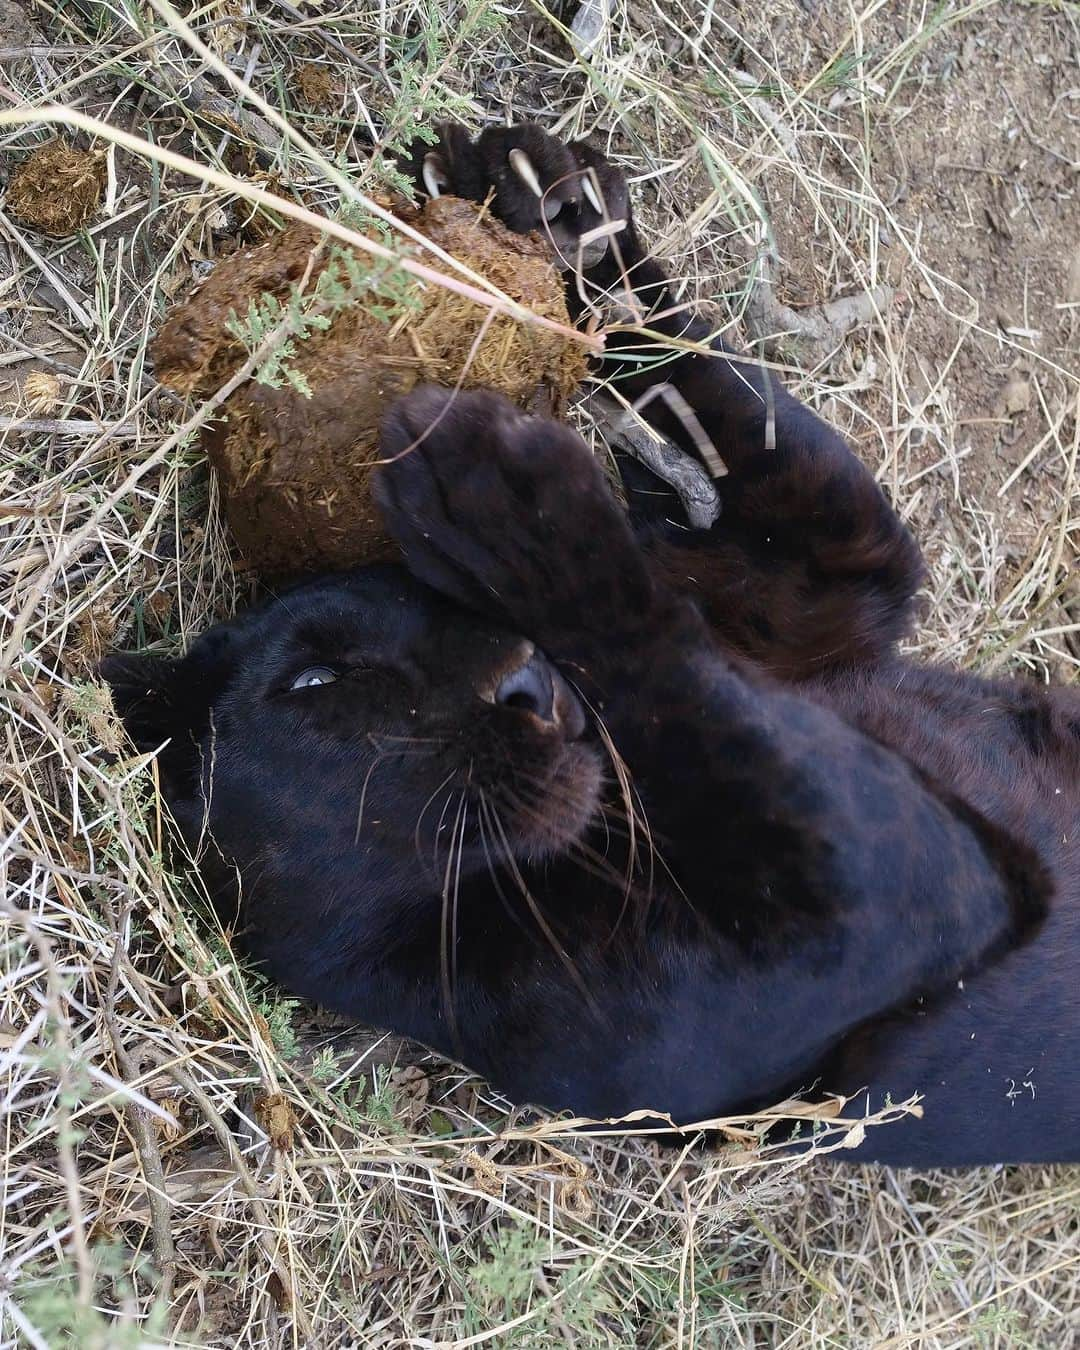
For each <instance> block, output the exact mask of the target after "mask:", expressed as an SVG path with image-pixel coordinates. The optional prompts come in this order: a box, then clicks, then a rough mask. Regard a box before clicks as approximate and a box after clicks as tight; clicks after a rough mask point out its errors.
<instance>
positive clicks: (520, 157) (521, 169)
mask: <svg viewBox="0 0 1080 1350" xmlns="http://www.w3.org/2000/svg"><path fill="white" fill-rule="evenodd" d="M507 159H508V160H509V162H510V167H511V168H512V169H513V171H514V172H515V173H516V174H517V176H518V177H519V178H520V179H521V181H522V182H523V183H524V184H525V186H526V187H527V188H528V189H529V190H530V191H531V192H532V193H533V194H534V195H535V196H537V197H542V196H543V195H544V189H543V188H542V187H541V186H540V179H539V178H538V177H537V176H536V170H535V169H534V168H533V163H532V160H531V159H530V158H529V156H528V155H527V154H526V153H525V151H524V150H521V149H519V148H518V147H517V146H515V147H514V149H513V150H511V151H510V153H509V155H508V156H507Z"/></svg>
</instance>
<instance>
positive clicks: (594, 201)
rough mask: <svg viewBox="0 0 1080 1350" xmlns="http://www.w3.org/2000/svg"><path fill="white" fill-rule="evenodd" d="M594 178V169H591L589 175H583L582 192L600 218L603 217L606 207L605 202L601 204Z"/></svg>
mask: <svg viewBox="0 0 1080 1350" xmlns="http://www.w3.org/2000/svg"><path fill="white" fill-rule="evenodd" d="M593 177H594V174H593V171H592V169H589V170H588V172H587V173H584V174H582V176H581V191H582V194H583V195H584V197H585V200H586V201H587V202H588V203H589V205H590V206H591V207H592V209H593V210H594V211H595V212H596V214H597V215H598V216H602V215H603V214H604V205H603V202H601V200H600V193H599V192H598V191H597V189H596V184H595V183H594V182H593Z"/></svg>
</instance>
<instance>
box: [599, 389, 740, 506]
mask: <svg viewBox="0 0 1080 1350" xmlns="http://www.w3.org/2000/svg"><path fill="white" fill-rule="evenodd" d="M616 400H617V396H616V398H615V399H613V398H612V397H611V396H610V395H609V394H607V393H600V392H599V391H597V392H595V393H593V394H590V395H589V397H588V398H587V399H586V400H585V409H586V411H587V412H588V413H589V415H590V416H591V418H592V419H593V421H594V422H595V423H596V424H597V426H598V427H599V429H600V431H601V433H602V435H603V436H604V438H605V439H606V440H607V441H608V442H609V443H610V444H612V445H617V446H619V448H620V449H623V450H626V451H627V452H628V453H629V454H631V455H633V456H634V458H635V459H636V460H639V461H640V462H641V463H642V464H644V465H645V467H646V468H647V469H649V470H650V472H652V473H654V474H655V475H656V476H657V478H659V479H660V480H661V481H662V482H664V483H666V484H667V485H668V487H670V488H671V490H672V491H673V492H674V493H675V494H676V496H677V497H678V498H679V501H680V502H681V503H682V507H683V510H684V511H685V512H686V519H687V522H688V523H689V524H690V525H691V526H692V527H693V528H694V529H695V530H708V529H710V528H711V527H712V525H713V524H714V523H715V522H716V520H717V518H718V517H719V515H720V494H719V493H718V492H717V490H716V485H715V483H714V481H713V480H712V479H711V478H710V477H709V475H708V474H707V473H706V472H705V470H704V469H703V468H702V467H701V465H700V464H698V463H697V461H696V460H694V459H693V458H692V457H691V456H690V455H688V454H686V452H685V451H683V450H680V449H679V447H678V446H677V445H673V444H672V442H671V441H669V440H666V439H665V438H664V437H663V436H661V435H660V433H659V432H658V431H654V430H653V428H652V427H650V426H648V425H647V424H646V423H645V422H644V420H643V419H642V418H641V417H639V416H638V415H637V410H636V409H634V408H631V407H630V406H629V405H628V404H626V403H625V400H623V401H622V403H623V406H620V403H619V402H618V401H616Z"/></svg>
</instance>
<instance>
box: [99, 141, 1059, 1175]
mask: <svg viewBox="0 0 1080 1350" xmlns="http://www.w3.org/2000/svg"><path fill="white" fill-rule="evenodd" d="M440 133H441V134H440V140H439V141H438V143H437V144H435V145H434V146H432V145H426V144H421V145H418V147H417V148H416V150H415V153H414V154H413V155H412V156H411V157H410V158H409V160H408V165H409V167H410V169H411V172H412V173H413V176H414V178H415V181H416V184H417V188H418V190H419V191H421V192H427V193H438V192H441V191H447V192H453V193H456V194H457V195H459V196H465V197H467V198H471V199H474V200H476V201H485V200H488V201H490V204H491V208H492V209H493V210H494V211H495V212H496V214H497V215H499V216H500V217H501V218H502V219H503V220H504V221H506V222H507V223H508V224H509V225H510V226H511V227H512V228H514V229H516V230H521V231H524V230H529V229H540V230H542V231H544V232H545V233H546V234H547V236H548V237H549V238H550V239H551V241H552V244H553V247H554V248H555V250H556V254H557V255H559V256H560V257H561V258H562V260H563V262H564V264H565V265H566V268H567V277H568V294H569V297H570V301H571V304H572V305H574V307H575V310H576V313H577V315H578V316H579V317H581V318H583V319H584V318H587V317H588V315H589V314H591V313H592V312H593V311H594V310H595V309H597V308H598V307H599V302H600V301H602V300H606V299H610V298H611V297H615V299H616V300H617V302H618V304H619V306H621V307H622V308H623V309H625V308H626V307H630V308H633V307H634V306H637V307H638V309H639V310H640V312H641V316H642V323H641V324H639V325H636V326H629V325H621V326H620V325H615V326H614V328H613V329H612V330H611V331H609V334H608V339H607V343H606V351H605V354H604V357H603V361H602V364H601V367H600V370H599V374H600V375H602V376H603V377H605V378H608V379H610V380H611V381H612V383H613V384H614V386H615V388H616V389H617V390H618V391H619V392H620V393H621V394H622V395H623V396H624V397H625V398H626V399H628V400H630V401H634V400H637V399H639V398H640V396H641V395H642V394H643V393H646V392H647V391H648V390H649V389H651V388H653V387H654V386H656V385H657V384H659V383H663V384H664V385H665V386H666V387H667V389H668V390H669V391H670V390H674V391H676V393H677V395H678V398H663V399H662V398H656V399H653V400H652V401H651V402H649V403H648V405H647V407H646V408H645V411H644V415H645V416H646V417H647V418H648V419H649V420H650V421H651V422H652V423H653V424H654V425H655V426H656V427H657V428H658V430H660V431H661V432H662V433H663V434H664V435H666V436H667V437H669V438H670V439H672V440H674V441H675V442H677V443H678V444H679V445H680V446H682V448H683V449H684V450H685V451H686V452H687V453H689V454H698V453H699V452H700V451H701V446H702V436H704V437H705V438H707V441H708V442H709V444H710V445H711V447H712V449H713V451H714V452H715V454H716V455H718V456H719V457H720V459H721V460H722V461H723V464H724V466H725V467H726V470H727V473H726V475H725V476H723V477H721V478H720V479H719V480H718V490H719V493H720V498H721V506H722V510H721V514H720V516H719V519H718V520H717V522H716V524H715V525H714V526H713V527H712V528H711V529H709V530H707V531H693V530H690V529H688V528H687V526H686V523H685V520H684V519H683V517H682V516H681V512H680V507H679V503H678V501H677V499H676V498H675V496H674V495H673V494H672V492H671V491H670V489H668V488H667V487H666V486H665V485H664V484H663V483H661V482H660V481H659V480H657V479H655V478H653V477H652V475H651V474H650V473H649V472H647V471H646V470H644V469H643V468H641V467H640V466H639V465H636V464H634V463H633V462H631V461H629V460H623V459H620V460H619V462H618V467H619V469H620V472H621V475H622V486H623V489H624V493H625V497H626V502H627V508H626V509H624V507H623V506H622V505H621V504H620V502H619V501H618V499H617V497H616V494H615V492H614V491H613V490H612V487H611V485H610V481H609V479H608V478H607V477H606V475H605V473H604V472H603V471H602V469H601V467H600V466H599V464H598V462H597V460H596V459H595V458H594V457H593V455H592V454H591V453H590V452H589V450H588V449H587V448H586V446H585V445H584V443H583V442H582V440H581V439H580V437H579V436H578V435H577V434H576V433H575V432H574V431H572V430H571V429H569V428H568V427H566V426H565V425H560V424H558V423H555V422H552V421H549V420H545V419H541V418H535V417H528V416H525V415H523V414H522V413H520V412H518V411H517V410H516V409H514V408H513V407H512V406H511V405H510V404H508V403H507V402H506V401H505V400H504V399H502V398H501V397H500V396H498V395H495V394H492V393H485V392H479V393H454V392H452V391H447V390H442V389H435V388H430V387H428V388H421V389H419V390H416V391H414V392H413V393H412V394H411V395H409V396H408V397H407V398H405V399H404V400H402V401H401V402H399V403H397V404H396V405H394V406H393V407H391V408H390V410H389V412H388V415H387V418H386V422H385V427H384V432H383V451H384V455H385V464H384V465H383V467H382V468H381V469H380V470H379V478H378V484H377V489H376V495H377V499H378V501H379V504H380V508H381V510H382V512H383V515H384V518H385V521H386V523H387V525H388V527H389V528H390V530H391V532H392V533H393V535H394V536H395V537H396V539H397V541H398V542H399V544H400V546H401V549H402V554H403V558H404V566H396V565H383V566H379V567H372V568H365V569H359V570H355V571H352V572H347V573H344V574H341V575H333V576H328V577H325V578H323V579H320V580H316V581H310V582H305V583H303V584H301V585H299V586H297V587H296V588H295V589H293V590H291V591H289V592H287V593H285V594H283V595H281V596H280V597H277V598H274V599H271V600H269V601H268V602H266V603H265V604H264V605H262V607H260V608H256V609H253V610H251V611H250V612H247V613H245V614H242V615H241V616H240V617H239V618H237V619H235V620H234V621H232V622H230V623H226V624H222V625H220V626H218V627H215V628H212V629H211V630H210V631H209V632H207V633H205V634H204V635H203V636H202V637H201V638H199V639H198V640H197V641H196V642H195V643H194V644H193V645H192V647H191V649H190V650H189V652H188V653H187V655H186V656H184V657H183V658H182V659H181V660H179V661H175V662H170V661H165V660H155V659H152V658H148V657H145V656H116V657H113V658H111V659H110V660H109V661H108V662H107V663H106V665H105V668H104V673H105V676H106V678H107V679H108V680H109V682H110V683H111V685H112V687H113V690H114V694H115V698H116V702H117V706H118V708H119V709H120V711H121V713H122V715H123V717H124V718H125V721H126V723H127V726H128V728H129V730H130V733H131V735H132V737H133V739H134V740H135V742H136V743H137V744H138V745H139V746H141V747H146V748H155V747H159V746H161V745H162V744H163V743H166V742H167V743H166V744H165V745H164V748H163V749H162V750H161V754H160V766H161V775H162V785H163V790H164V794H165V796H166V798H167V800H168V802H169V804H170V806H171V807H172V810H173V812H174V814H175V816H176V818H177V820H178V822H179V824H180V826H181V828H182V830H183V832H184V834H185V836H186V838H187V841H188V843H189V845H190V847H191V848H192V849H193V850H194V851H195V855H196V857H197V858H198V860H199V863H200V866H201V869H202V871H203V873H204V875H205V877H206V880H207V883H208V885H209V886H210V888H211V893H212V894H213V896H214V899H215V903H216V904H217V906H218V907H219V910H220V913H221V916H222V919H223V921H224V922H225V923H226V924H227V925H228V926H229V928H230V929H231V931H232V932H233V934H234V940H235V943H236V945H237V947H238V948H240V949H241V950H242V951H244V952H245V953H247V954H248V955H250V956H251V957H253V958H254V959H256V960H257V961H258V962H259V963H261V965H262V966H263V968H264V969H265V970H266V971H267V972H268V973H269V974H270V975H271V976H272V977H273V978H275V979H276V980H278V981H279V982H280V983H281V984H282V985H284V986H285V987H286V988H288V989H290V990H292V991H293V992H295V993H297V994H300V995H303V996H305V997H308V998H311V999H315V1000H317V1001H319V1002H320V1003H322V1004H324V1005H327V1006H329V1007H332V1008H335V1009H338V1010H340V1011H343V1012H346V1013H349V1014H352V1015H355V1016H356V1017H357V1018H359V1019H363V1020H364V1021H367V1022H370V1023H374V1024H377V1025H381V1026H385V1027H388V1028H392V1029H393V1030H395V1031H397V1032H399V1033H402V1034H406V1035H409V1036H412V1037H415V1038H417V1039H418V1040H420V1041H423V1042H426V1043H427V1044H428V1045H431V1046H433V1047H435V1048H437V1049H439V1050H441V1051H443V1052H445V1053H447V1054H449V1055H451V1056H454V1057H455V1058H457V1059H459V1060H461V1061H463V1062H464V1063H465V1064H467V1065H469V1066H470V1067H472V1068H474V1069H476V1070H478V1071H480V1072H482V1073H483V1074H484V1075H486V1076H487V1077H489V1078H490V1079H491V1080H492V1081H493V1082H494V1083H495V1084H497V1085H498V1086H499V1087H501V1088H502V1089H503V1090H504V1091H505V1092H507V1093H508V1094H509V1095H510V1096H511V1097H513V1098H515V1099H517V1100H520V1101H523V1102H526V1101H527V1102H533V1103H538V1104H542V1105H544V1106H546V1107H550V1108H554V1109H568V1110H570V1111H572V1112H574V1113H575V1114H582V1115H587V1116H592V1117H599V1118H606V1117H613V1116H619V1115H622V1114H625V1113H627V1112H630V1111H633V1110H637V1109H641V1108H646V1109H648V1110H650V1111H655V1112H657V1113H658V1117H659V1116H662V1117H664V1118H669V1119H670V1120H671V1121H673V1122H675V1123H676V1124H677V1125H680V1126H686V1125H690V1124H693V1123H694V1122H697V1121H701V1120H706V1119H708V1118H711V1117H714V1116H716V1115H719V1114H729V1113H732V1112H738V1111H741V1110H744V1109H749V1108H754V1107H760V1106H762V1105H767V1104H768V1103H770V1102H771V1101H775V1100H776V1099H778V1098H779V1097H781V1096H784V1095H786V1094H788V1093H790V1092H792V1091H796V1090H800V1089H808V1088H811V1087H813V1086H816V1087H817V1088H818V1089H819V1090H825V1091H829V1092H838V1093H845V1094H853V1095H856V1103H855V1105H853V1106H852V1107H849V1110H857V1109H859V1108H860V1107H861V1106H865V1105H867V1104H868V1105H869V1106H870V1107H871V1108H877V1107H879V1106H881V1105H882V1104H883V1103H884V1102H885V1101H886V1100H887V1099H888V1098H889V1097H890V1096H891V1099H892V1100H893V1101H900V1100H902V1099H904V1098H906V1097H907V1096H908V1095H909V1094H911V1093H913V1092H919V1093H921V1094H923V1108H924V1114H923V1116H922V1118H921V1119H918V1118H915V1117H906V1118H904V1119H903V1120H901V1121H900V1122H898V1123H896V1124H893V1125H890V1126H887V1127H882V1128H878V1129H873V1130H870V1131H868V1132H867V1136H866V1139H865V1142H864V1143H863V1144H862V1145H861V1147H859V1148H858V1149H857V1150H855V1151H854V1152H853V1153H852V1154H849V1155H845V1156H851V1157H855V1158H857V1159H860V1160H865V1159H877V1160H881V1161H886V1162H891V1163H897V1164H913V1165H919V1166H950V1165H966V1164H977V1163H995V1162H1024V1161H1043V1162H1047V1161H1055V1160H1071V1161H1078V1160H1080V862H1078V858H1080V851H1078V849H1077V842H1076V841H1077V838H1078V837H1080V697H1078V694H1077V692H1076V691H1071V690H1067V689H1046V688H1042V687H1039V686H1036V685H1035V684H1033V683H1031V682H1027V681H1022V680H1016V681H1011V682H997V683H991V682H988V681H985V680H980V679H976V678H973V677H971V676H969V675H967V674H964V673H961V672H959V671H956V670H953V669H947V668H938V667H934V666H927V665H919V664H915V663H913V662H911V661H909V660H906V659H905V658H904V657H903V656H902V655H900V654H899V652H898V647H897V643H898V640H899V639H901V638H902V637H903V635H904V634H905V632H906V631H908V628H909V625H910V623H911V622H912V612H913V600H914V597H915V594H916V592H917V590H918V588H919V585H920V582H921V576H922V566H921V561H920V555H919V552H918V549H917V547H916V545H915V544H914V542H913V540H912V539H911V537H910V535H909V533H908V532H907V530H906V529H905V528H904V526H903V525H902V524H901V522H900V521H899V519H898V518H897V516H896V514H895V513H894V512H893V510H892V509H891V507H890V505H889V503H888V502H887V500H886V499H885V497H884V496H883V494H882V492H881V491H880V490H879V488H878V486H877V484H876V483H875V481H874V478H873V476H872V475H871V474H870V473H869V471H868V470H867V469H866V468H865V467H864V466H863V465H862V464H861V463H860V462H859V461H858V459H857V458H856V457H855V456H854V455H853V454H852V452H851V451H850V450H849V449H848V448H847V446H846V445H845V444H844V442H843V441H842V440H841V438H840V437H839V436H838V435H837V434H836V433H835V432H834V431H833V430H831V429H830V428H829V427H828V426H826V425H825V424H824V423H823V422H822V421H820V420H819V419H818V418H817V417H816V416H815V415H814V414H813V413H812V412H811V411H810V410H809V409H807V408H806V407H805V406H803V405H802V404H800V403H799V402H798V401H796V400H795V399H794V398H793V397H791V395H789V394H788V393H787V392H786V391H785V390H784V388H783V387H782V386H781V385H780V383H779V382H778V381H777V380H776V379H775V378H773V377H772V376H771V375H770V373H769V372H768V371H767V370H765V369H763V368H760V367H759V366H757V365H755V364H753V363H748V362H747V361H745V360H742V359H739V358H738V357H737V356H736V354H735V353H733V352H731V351H730V350H729V349H728V348H727V347H725V346H724V345H723V344H722V343H721V342H720V341H718V340H714V339H712V336H711V333H710V330H709V328H708V327H707V325H706V324H705V323H704V322H703V321H701V320H700V319H696V318H693V317H690V316H688V315H687V314H686V313H685V312H684V310H683V309H682V308H681V307H680V306H679V305H678V304H677V303H676V302H675V299H674V297H673V296H672V294H671V291H670V289H669V287H668V284H667V281H666V278H665V276H664V273H663V271H662V269H661V268H660V267H659V265H658V264H657V263H656V262H655V261H653V260H652V259H650V258H649V257H648V255H647V253H646V252H645V250H644V248H643V247H642V245H641V243H640V241H639V238H638V234H637V231H636V228H635V225H634V221H633V219H632V214H631V210H630V204H629V199H628V194H627V190H626V186H625V183H624V181H623V179H622V177H621V175H620V174H619V173H618V172H617V171H616V170H615V169H614V168H613V167H612V166H611V165H609V164H608V163H607V162H606V161H605V160H604V159H603V158H602V157H601V156H599V155H598V154H597V153H596V152H595V151H593V150H591V149H589V148H588V147H586V146H583V145H581V144H561V143H559V142H557V141H554V140H553V139H551V138H549V137H548V136H546V135H545V134H544V133H543V132H542V131H540V130H539V129H537V128H536V127H532V126H525V127H515V128H493V129H490V130H488V131H486V132H484V133H483V134H482V135H481V136H480V137H479V139H478V140H477V141H470V140H469V139H468V138H467V137H466V136H465V134H464V133H463V132H462V131H460V129H454V128H441V129H440ZM687 344H693V345H691V346H690V347H689V348H688V345H687ZM686 409H689V410H690V413H691V416H689V417H688V416H687V414H686V411H685V410H686Z"/></svg>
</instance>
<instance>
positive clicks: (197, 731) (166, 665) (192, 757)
mask: <svg viewBox="0 0 1080 1350" xmlns="http://www.w3.org/2000/svg"><path fill="white" fill-rule="evenodd" d="M238 627H240V625H231V624H220V625H218V627H217V628H216V629H211V631H210V632H209V633H205V634H204V635H203V636H202V637H201V638H199V639H198V640H197V641H196V642H195V643H194V644H193V645H192V647H191V649H190V650H189V651H188V653H187V655H186V656H183V657H181V658H180V659H179V660H177V661H170V660H168V659H166V658H164V657H158V656H145V655H142V654H139V653H135V652H116V653H114V654H113V655H112V656H107V657H106V658H105V659H104V661H102V663H101V665H100V666H99V667H98V671H99V674H100V675H101V677H102V679H103V680H104V681H105V682H106V684H108V686H109V688H110V689H111V691H112V696H113V704H114V705H115V707H116V711H117V712H118V713H119V714H120V717H121V718H122V720H123V723H124V726H125V727H126V729H127V733H128V735H129V736H130V737H131V739H132V741H133V742H134V744H135V746H136V748H137V749H139V750H141V751H150V750H156V749H158V748H159V747H160V746H162V745H164V744H165V742H168V745H166V746H165V749H164V750H163V751H162V753H161V757H160V759H159V764H160V766H161V771H162V775H163V779H164V781H165V784H166V789H167V790H169V791H171V792H173V793H183V792H185V791H187V790H189V789H190V788H191V787H192V786H193V783H194V781H196V780H197V776H198V765H199V763H200V754H199V744H200V742H201V741H202V739H203V737H204V736H205V735H206V733H207V732H208V731H209V729H210V720H211V714H212V712H213V708H214V705H215V703H216V702H217V700H218V697H219V696H220V695H221V693H222V692H223V690H224V688H225V685H226V684H227V682H228V679H229V676H230V674H231V672H232V671H233V669H234V668H235V664H236V658H237V647H238V634H237V632H236V631H235V630H236V629H237V628H238Z"/></svg>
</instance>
